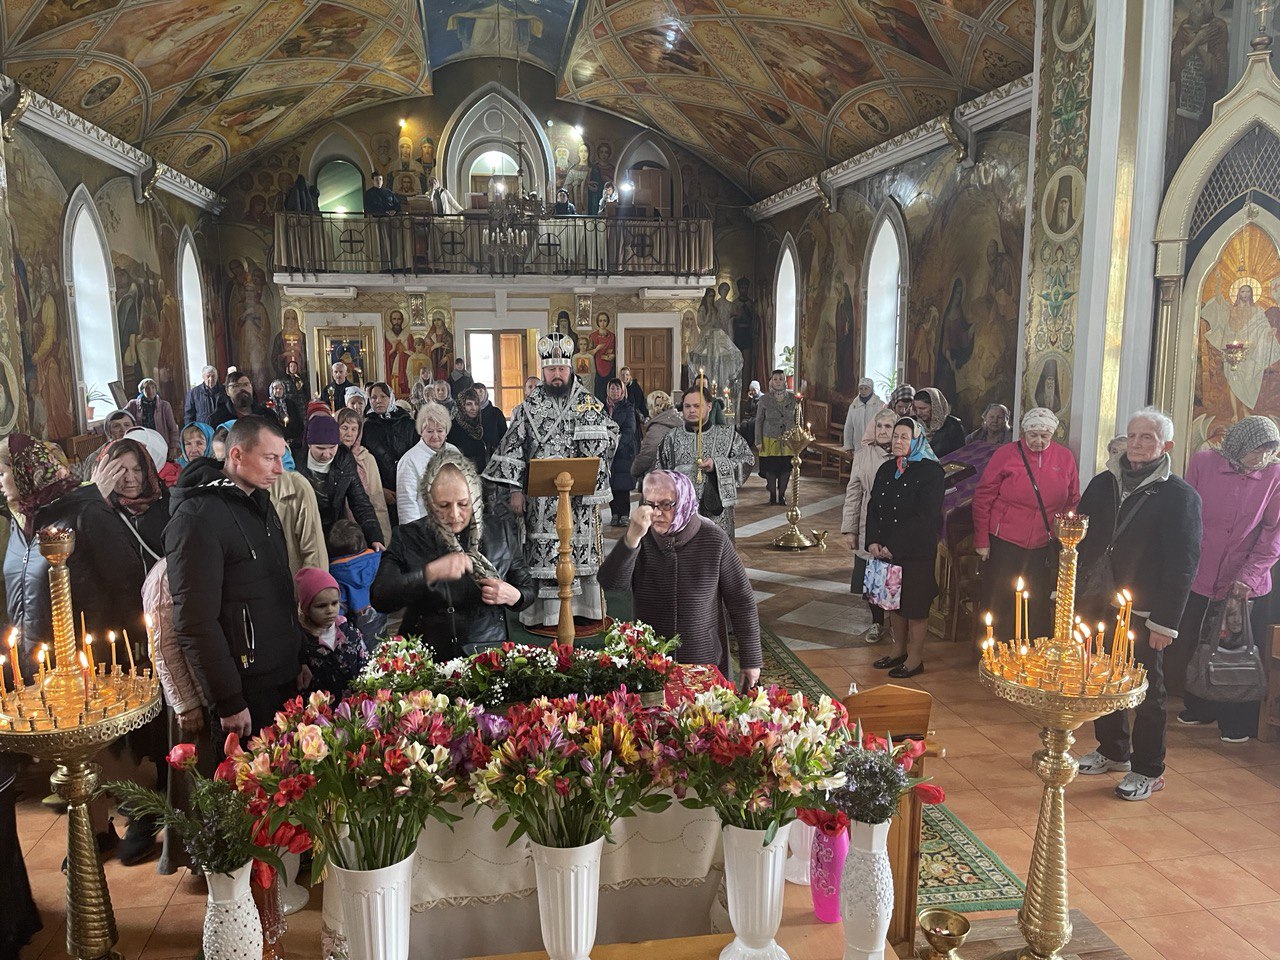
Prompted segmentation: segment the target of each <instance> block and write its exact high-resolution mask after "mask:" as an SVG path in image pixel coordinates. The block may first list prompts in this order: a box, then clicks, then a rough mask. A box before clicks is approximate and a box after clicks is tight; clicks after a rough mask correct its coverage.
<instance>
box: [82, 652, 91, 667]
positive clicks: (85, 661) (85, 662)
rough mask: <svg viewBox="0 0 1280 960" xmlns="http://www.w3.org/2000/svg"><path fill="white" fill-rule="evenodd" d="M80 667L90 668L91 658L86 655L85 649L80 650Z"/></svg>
mask: <svg viewBox="0 0 1280 960" xmlns="http://www.w3.org/2000/svg"><path fill="white" fill-rule="evenodd" d="M80 669H81V670H88V669H89V658H88V657H86V656H85V655H84V651H83V650H81V651H80Z"/></svg>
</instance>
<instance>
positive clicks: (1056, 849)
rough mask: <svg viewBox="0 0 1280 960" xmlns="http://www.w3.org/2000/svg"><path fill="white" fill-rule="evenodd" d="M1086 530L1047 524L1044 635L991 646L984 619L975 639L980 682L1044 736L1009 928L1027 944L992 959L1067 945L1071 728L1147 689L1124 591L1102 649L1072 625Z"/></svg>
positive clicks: (1021, 957)
mask: <svg viewBox="0 0 1280 960" xmlns="http://www.w3.org/2000/svg"><path fill="white" fill-rule="evenodd" d="M1088 529H1089V518H1088V517H1084V516H1076V515H1074V514H1064V515H1059V516H1058V517H1057V520H1056V523H1055V532H1056V535H1057V538H1058V540H1059V541H1060V542H1061V544H1062V550H1061V551H1060V553H1059V554H1058V596H1057V602H1056V605H1055V608H1054V635H1053V636H1052V637H1044V638H1039V639H1036V640H1026V639H1025V638H1023V637H1015V638H1014V641H1013V642H1012V643H1007V644H1006V643H997V642H996V641H995V639H994V638H993V637H992V636H991V631H990V627H989V626H988V635H987V639H986V640H985V641H984V642H983V644H982V648H983V650H982V663H981V666H980V667H979V672H978V676H979V678H980V679H981V681H982V683H983V685H984V686H987V687H989V688H990V689H991V690H993V691H995V693H996V695H997V696H999V697H1001V698H1002V699H1005V700H1008V701H1010V702H1011V703H1016V704H1020V705H1022V706H1024V707H1027V708H1029V709H1030V711H1031V713H1032V714H1034V715H1035V717H1036V719H1037V720H1038V721H1039V722H1040V724H1041V727H1042V729H1041V731H1040V739H1041V741H1042V742H1043V743H1044V749H1042V750H1037V751H1036V752H1035V753H1034V754H1033V757H1032V759H1033V760H1034V761H1035V771H1036V775H1037V776H1039V778H1040V779H1041V781H1043V783H1044V793H1043V796H1042V797H1041V801H1040V816H1039V819H1038V821H1037V823H1036V836H1035V842H1034V844H1033V846H1032V848H1031V865H1030V869H1029V870H1028V873H1027V892H1026V894H1025V896H1024V899H1023V902H1022V909H1021V910H1019V911H1018V928H1019V929H1020V930H1021V931H1022V935H1023V938H1024V939H1025V940H1026V942H1027V946H1026V948H1025V949H1021V950H1010V951H1005V952H1002V953H1000V954H998V955H997V957H996V958H992V960H1014V958H1017V960H1061V957H1062V949H1063V948H1064V947H1065V946H1066V945H1067V944H1068V943H1070V942H1071V920H1070V915H1069V910H1070V908H1069V906H1068V899H1067V838H1066V816H1065V805H1066V799H1065V795H1064V793H1065V789H1066V786H1067V784H1069V783H1070V782H1071V781H1072V780H1074V779H1075V777H1076V774H1077V773H1078V772H1079V769H1080V765H1079V764H1078V763H1077V762H1076V760H1075V758H1074V757H1072V756H1071V753H1070V750H1071V746H1072V744H1074V743H1075V736H1074V733H1075V731H1076V730H1077V729H1079V727H1080V726H1081V724H1083V723H1085V722H1087V721H1089V720H1096V719H1097V718H1098V717H1101V716H1104V715H1105V714H1108V713H1113V712H1115V711H1116V710H1128V709H1130V708H1132V707H1135V706H1137V705H1138V704H1139V703H1141V702H1142V700H1143V698H1144V697H1145V696H1146V693H1147V680H1146V671H1145V670H1144V669H1143V667H1142V666H1141V665H1140V664H1139V665H1135V664H1134V662H1133V645H1132V643H1131V642H1130V638H1131V637H1132V634H1130V633H1129V632H1128V615H1129V611H1130V608H1131V605H1132V604H1131V601H1129V600H1127V594H1125V595H1123V596H1122V597H1121V598H1120V599H1121V600H1125V601H1126V602H1125V604H1124V605H1123V606H1122V607H1121V612H1120V615H1119V617H1118V618H1117V627H1116V640H1115V642H1114V643H1113V645H1112V650H1111V651H1105V650H1104V649H1103V644H1102V637H1101V632H1099V635H1098V636H1097V637H1093V638H1091V637H1090V635H1089V634H1088V632H1087V631H1085V632H1084V633H1083V635H1082V632H1081V631H1080V629H1079V628H1078V626H1077V622H1076V617H1075V588H1076V564H1077V554H1076V546H1077V544H1079V543H1080V541H1081V540H1083V539H1084V536H1085V533H1086V532H1087V531H1088ZM1023 622H1024V623H1025V617H1024V618H1023ZM1024 629H1025V628H1024ZM1028 632H1029V631H1028ZM1090 639H1093V642H1094V646H1093V649H1092V650H1091V649H1090V642H1089V641H1090Z"/></svg>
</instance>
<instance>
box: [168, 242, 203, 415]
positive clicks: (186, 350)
mask: <svg viewBox="0 0 1280 960" xmlns="http://www.w3.org/2000/svg"><path fill="white" fill-rule="evenodd" d="M188 252H189V253H190V254H191V262H192V264H193V265H194V266H195V270H196V283H197V284H198V285H199V287H200V316H199V318H198V322H199V328H200V340H201V342H202V344H203V346H204V352H203V356H204V358H205V359H203V360H201V361H200V363H199V365H198V366H197V365H196V364H195V363H194V361H193V359H192V357H191V339H192V338H191V333H190V324H189V322H188V319H187V291H186V279H185V275H186V270H185V268H184V267H185V259H186V256H187V254H188ZM175 266H176V270H177V272H176V277H177V282H176V284H175V286H176V287H177V288H178V290H177V293H178V317H179V321H180V323H181V326H182V359H183V370H184V372H185V373H186V375H187V383H186V384H184V385H183V386H182V387H181V388H180V389H181V390H182V395H183V396H185V395H186V391H187V390H189V389H191V387H193V386H195V385H196V384H197V383H199V382H200V379H201V377H200V373H201V371H202V370H203V369H204V367H205V366H206V365H207V364H208V363H209V362H210V361H209V359H208V358H209V356H210V354H211V353H212V350H211V349H210V344H209V323H208V317H209V306H208V300H207V298H206V296H205V283H204V274H203V272H202V271H201V269H200V257H199V255H198V254H197V253H196V241H195V236H194V235H193V234H192V233H191V228H190V227H183V228H182V233H181V234H180V235H179V237H178V259H177V263H176V264H175Z"/></svg>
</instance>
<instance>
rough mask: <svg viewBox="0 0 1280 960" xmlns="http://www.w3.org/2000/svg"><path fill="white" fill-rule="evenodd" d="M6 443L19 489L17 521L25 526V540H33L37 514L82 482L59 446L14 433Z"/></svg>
mask: <svg viewBox="0 0 1280 960" xmlns="http://www.w3.org/2000/svg"><path fill="white" fill-rule="evenodd" d="M7 442H8V451H9V461H10V470H11V471H12V472H13V482H14V485H15V486H17V488H18V505H17V510H16V512H15V519H17V521H18V522H19V523H20V524H21V525H22V533H23V536H24V537H25V538H26V539H27V540H30V539H31V538H32V537H33V536H34V535H35V522H36V514H37V513H38V512H39V511H40V509H41V508H42V507H47V506H49V504H51V503H53V502H55V501H56V500H58V499H59V498H60V497H63V496H65V495H66V494H68V493H70V492H71V491H72V490H75V489H76V488H77V487H79V486H80V481H79V480H77V479H76V477H75V475H74V474H73V473H72V472H71V467H70V466H68V464H67V458H66V456H64V455H63V453H62V449H61V448H60V447H58V446H57V445H56V444H52V443H49V442H47V441H44V440H37V439H35V438H34V437H31V436H28V435H27V434H25V433H11V434H9V436H8V438H7Z"/></svg>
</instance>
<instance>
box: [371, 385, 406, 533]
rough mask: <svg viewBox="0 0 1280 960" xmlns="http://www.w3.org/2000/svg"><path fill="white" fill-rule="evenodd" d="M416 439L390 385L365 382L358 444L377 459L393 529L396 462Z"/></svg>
mask: <svg viewBox="0 0 1280 960" xmlns="http://www.w3.org/2000/svg"><path fill="white" fill-rule="evenodd" d="M417 442H418V431H417V429H416V428H415V427H414V425H413V417H412V416H411V415H409V414H408V413H405V411H403V410H401V409H400V408H399V407H398V406H396V397H395V394H394V393H392V392H391V387H390V386H389V385H388V384H386V383H383V382H382V381H380V380H379V381H377V382H375V383H371V384H369V409H368V411H367V412H366V413H365V415H364V437H363V439H361V441H360V443H361V445H362V446H363V447H364V448H365V449H366V450H368V451H369V452H370V453H371V454H373V459H374V460H376V461H377V462H378V473H379V474H381V475H382V486H383V491H384V493H385V496H386V498H387V513H388V515H389V516H390V519H391V528H392V529H393V530H394V529H395V526H396V523H397V522H398V518H397V517H396V464H398V463H399V462H400V458H401V457H403V456H404V455H405V454H406V453H408V452H409V450H410V448H412V447H413V446H414V444H416V443H417ZM388 482H389V483H390V484H391V486H390V487H388V486H387V483H388Z"/></svg>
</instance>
